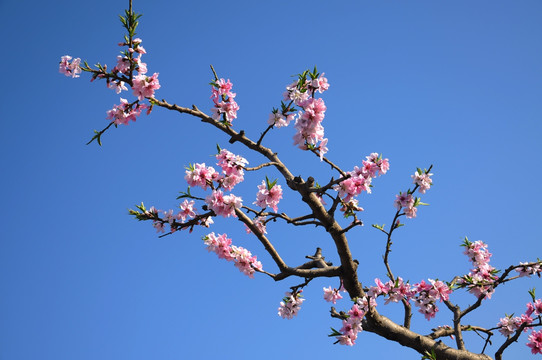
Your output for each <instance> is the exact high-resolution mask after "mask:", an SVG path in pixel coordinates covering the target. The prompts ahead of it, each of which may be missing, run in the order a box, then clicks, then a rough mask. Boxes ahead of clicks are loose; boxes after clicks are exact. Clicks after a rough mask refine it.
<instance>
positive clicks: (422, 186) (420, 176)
mask: <svg viewBox="0 0 542 360" xmlns="http://www.w3.org/2000/svg"><path fill="white" fill-rule="evenodd" d="M432 175H433V174H427V173H425V172H422V171H420V170H419V171H416V173H415V174H414V175H412V179H414V184H416V185H418V186H419V188H418V191H419V192H420V194H425V192H426V191H427V190H429V188H430V187H431V185H433V180H431V176H432Z"/></svg>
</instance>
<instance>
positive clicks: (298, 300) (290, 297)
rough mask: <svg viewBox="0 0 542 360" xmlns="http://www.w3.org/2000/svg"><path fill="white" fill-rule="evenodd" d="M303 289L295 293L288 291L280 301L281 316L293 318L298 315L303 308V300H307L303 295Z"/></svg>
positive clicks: (279, 312)
mask: <svg viewBox="0 0 542 360" xmlns="http://www.w3.org/2000/svg"><path fill="white" fill-rule="evenodd" d="M302 291H303V290H299V291H298V292H294V293H293V294H292V293H290V292H287V293H286V296H285V297H284V298H283V299H282V301H281V302H280V306H279V311H278V314H279V316H280V317H282V318H283V319H292V318H293V317H294V316H296V315H297V313H298V312H299V309H300V308H301V304H302V303H303V301H305V299H303V298H302V297H301V292H302Z"/></svg>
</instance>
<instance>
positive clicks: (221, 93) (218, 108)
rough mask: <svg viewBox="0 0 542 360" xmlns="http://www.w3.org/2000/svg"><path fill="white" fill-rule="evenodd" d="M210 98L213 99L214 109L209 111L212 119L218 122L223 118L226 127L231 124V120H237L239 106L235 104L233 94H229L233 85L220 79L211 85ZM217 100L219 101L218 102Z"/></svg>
mask: <svg viewBox="0 0 542 360" xmlns="http://www.w3.org/2000/svg"><path fill="white" fill-rule="evenodd" d="M212 85H213V88H212V89H211V91H212V93H211V98H212V99H213V103H214V107H213V108H212V109H211V112H212V113H213V116H212V117H213V119H215V120H220V118H221V117H222V116H224V119H225V122H226V124H228V125H231V124H232V121H233V119H236V118H237V111H239V105H238V104H237V103H236V102H235V99H234V98H235V95H236V94H235V93H233V92H231V89H232V88H233V84H232V83H231V82H230V80H229V79H228V81H226V80H224V79H220V80H218V81H216V82H215V83H212ZM219 100H221V101H220V102H219Z"/></svg>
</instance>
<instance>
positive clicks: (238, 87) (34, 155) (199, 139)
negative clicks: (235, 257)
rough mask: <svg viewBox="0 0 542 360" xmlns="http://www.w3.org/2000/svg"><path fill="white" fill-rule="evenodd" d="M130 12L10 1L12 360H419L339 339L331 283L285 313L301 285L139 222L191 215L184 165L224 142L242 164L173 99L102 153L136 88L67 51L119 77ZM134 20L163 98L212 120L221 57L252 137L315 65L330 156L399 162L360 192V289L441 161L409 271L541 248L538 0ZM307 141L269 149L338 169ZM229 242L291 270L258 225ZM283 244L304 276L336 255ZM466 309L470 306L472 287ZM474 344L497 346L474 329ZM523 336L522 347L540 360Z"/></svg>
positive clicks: (1, 134)
mask: <svg viewBox="0 0 542 360" xmlns="http://www.w3.org/2000/svg"><path fill="white" fill-rule="evenodd" d="M127 3H128V1H105V0H96V1H92V2H77V1H76V2H74V1H54V2H43V1H35V0H34V1H25V2H22V1H13V0H0V32H1V33H2V34H4V36H3V44H2V54H3V56H2V57H0V68H2V69H3V70H4V71H3V81H4V86H2V87H1V88H0V99H1V102H0V106H1V110H2V111H1V115H0V119H1V122H2V124H1V129H2V130H1V131H0V147H1V149H0V154H1V155H0V156H1V159H2V165H3V176H2V179H1V180H0V181H1V184H2V187H1V189H2V208H3V211H2V217H1V221H2V226H1V227H0V288H1V289H2V291H1V294H0V309H1V310H0V359H2V360H33V359H41V360H49V359H51V360H52V359H54V360H61V359H78V360H86V359H88V360H91V359H92V360H94V359H104V360H108V359H134V360H138V359H198V358H199V359H207V358H225V359H233V358H235V359H254V358H257V359H262V360H263V359H277V358H311V359H313V360H317V359H329V358H330V357H334V356H337V358H341V359H360V358H374V357H376V356H379V357H391V356H396V357H397V356H400V358H401V359H406V360H411V359H412V360H414V359H419V358H420V356H419V355H418V354H416V353H414V352H413V351H411V350H408V349H405V348H402V347H401V346H399V345H397V344H392V343H387V342H386V341H382V340H380V339H379V338H378V337H377V336H375V335H373V334H370V333H363V334H360V337H359V338H358V344H357V346H355V347H353V348H348V347H341V346H338V345H333V344H332V342H333V341H332V339H329V338H327V336H326V335H327V334H328V333H329V328H330V327H331V326H333V327H335V328H339V327H340V323H339V322H338V321H337V320H335V319H332V318H330V317H329V314H328V310H329V304H328V303H326V302H324V300H323V299H322V287H323V286H328V285H333V286H337V284H335V283H329V282H328V281H323V280H322V281H321V280H317V281H314V282H313V283H311V285H310V286H309V287H308V288H307V289H306V290H305V297H306V299H307V300H306V301H305V303H304V304H303V308H302V310H301V312H300V314H299V316H298V317H297V318H295V319H294V320H290V321H288V320H283V319H281V318H279V317H278V316H277V314H276V310H277V307H278V304H279V301H280V300H281V298H282V296H283V294H284V292H285V291H286V290H287V289H288V287H289V286H292V285H295V283H296V282H295V281H293V280H290V279H289V280H287V281H284V282H280V283H274V282H273V281H272V280H271V279H269V278H268V277H266V276H263V275H261V276H256V279H253V280H251V279H248V278H247V277H245V276H243V275H242V274H241V273H240V272H239V271H238V270H237V269H235V268H234V267H233V266H232V264H230V263H227V262H225V261H222V260H218V259H217V258H216V256H215V255H214V254H210V253H207V251H206V250H205V247H204V245H203V244H202V241H201V240H200V236H201V235H203V234H204V232H203V231H200V230H197V231H195V232H194V233H193V234H192V235H191V236H190V235H188V234H187V233H182V234H176V235H175V236H169V237H166V238H162V239H159V238H157V236H156V234H155V231H154V229H152V227H151V226H150V224H149V223H138V222H136V221H134V220H133V219H131V218H130V217H129V216H128V215H127V209H128V208H130V207H133V205H134V204H137V203H139V202H141V201H144V202H145V203H146V204H148V205H153V204H154V205H155V206H157V207H159V208H161V209H167V208H173V207H174V206H175V205H176V204H177V202H176V201H175V197H176V196H177V194H178V192H179V191H182V190H185V188H186V183H185V181H184V180H183V176H184V166H185V165H187V164H188V163H189V162H192V163H194V162H207V163H210V162H211V160H212V159H211V158H210V157H209V155H211V154H213V153H214V152H215V144H216V143H219V144H221V146H222V147H225V148H227V149H229V150H231V151H233V152H241V147H240V146H239V145H235V146H231V145H229V144H228V143H227V139H226V138H225V137H223V136H221V134H219V133H217V132H216V131H214V130H213V129H211V128H210V127H205V126H203V124H201V123H199V122H198V121H195V120H194V119H192V118H189V117H187V116H178V115H176V114H173V113H170V112H167V111H165V110H161V109H156V110H155V111H154V112H153V114H152V115H151V116H149V117H145V116H143V117H142V118H141V119H140V120H138V121H137V123H132V124H130V125H129V126H122V127H119V128H118V129H113V131H110V132H109V133H107V134H106V135H105V136H104V138H103V142H104V145H103V146H102V147H98V146H97V145H96V144H93V145H90V146H86V145H85V143H86V142H87V141H88V140H89V139H90V137H91V136H92V130H93V129H101V128H103V127H104V126H105V125H107V120H106V119H105V112H106V111H107V110H108V109H110V108H111V107H112V105H113V104H117V103H118V102H119V99H118V98H119V96H118V95H116V94H115V93H114V92H113V91H111V90H108V89H106V88H105V84H104V83H103V82H97V83H92V84H91V83H89V78H88V77H85V76H82V77H81V78H79V79H69V78H66V77H64V76H62V75H61V74H59V73H58V61H59V60H60V57H61V56H62V55H66V54H70V55H72V56H74V57H81V58H83V59H86V60H88V61H89V63H91V64H93V63H96V62H100V63H102V64H108V65H109V66H110V67H112V66H114V63H115V59H116V55H117V53H118V51H119V48H118V46H117V45H116V44H117V43H118V42H119V41H121V40H122V36H123V31H122V28H121V26H120V22H119V21H118V17H117V15H118V14H120V13H121V12H122V11H123V9H124V8H125V6H127ZM134 9H135V10H136V11H137V12H141V13H143V14H144V16H143V18H142V19H141V26H140V28H139V32H138V36H140V37H141V38H142V39H143V46H144V47H145V48H146V50H147V52H148V53H147V55H145V56H144V59H145V61H146V63H147V64H148V67H149V72H150V73H153V72H159V73H160V77H159V79H160V83H161V85H162V88H161V89H160V90H159V91H158V93H157V97H158V98H165V99H167V100H168V101H170V102H175V103H178V104H180V105H184V106H190V105H191V104H196V105H198V106H199V107H200V108H201V109H204V110H206V111H208V110H209V109H210V105H211V103H210V100H209V96H210V87H209V86H208V82H209V81H210V80H211V73H210V71H209V64H213V65H214V66H215V68H216V70H217V71H218V73H219V76H221V77H224V78H230V79H231V80H232V82H233V83H234V90H235V91H236V92H237V101H238V103H239V105H240V107H241V109H240V112H239V118H238V119H237V120H236V121H235V126H234V127H235V128H236V129H238V130H239V129H245V130H246V132H247V134H248V135H249V136H257V134H259V132H260V131H262V130H263V129H264V128H265V126H266V120H267V117H268V114H269V112H270V110H271V109H272V108H273V107H276V106H277V105H278V104H279V103H280V99H281V94H282V92H283V90H284V86H285V85H287V84H289V83H290V81H291V77H290V76H291V75H294V74H296V73H299V72H301V71H303V70H304V69H306V68H308V67H313V66H314V65H318V68H319V69H320V70H321V71H324V72H325V73H326V76H327V77H328V79H329V82H330V84H331V87H330V89H329V91H328V92H327V93H325V94H324V96H323V98H324V100H325V102H326V105H327V107H328V110H327V113H326V119H325V120H324V124H323V125H324V126H325V129H326V136H327V137H328V138H329V145H328V146H329V148H330V152H329V154H328V155H329V157H330V158H331V159H333V160H334V161H335V162H337V163H338V164H340V165H341V166H342V167H343V168H344V169H347V170H348V169H351V168H353V166H355V165H359V164H360V163H361V160H362V159H363V158H364V157H365V156H366V155H368V154H369V153H371V152H381V153H383V154H384V156H385V157H388V158H389V159H390V162H391V170H390V172H389V173H388V174H387V175H386V176H384V177H381V178H378V179H376V180H375V182H374V185H375V187H374V189H373V194H371V195H363V196H362V197H361V198H360V202H361V205H362V206H363V207H364V208H365V209H366V211H365V213H363V214H362V219H363V220H364V222H365V223H366V226H365V227H363V228H358V229H356V230H354V231H352V232H350V233H349V239H350V242H351V247H352V251H353V253H354V256H355V257H356V258H357V259H359V261H360V263H361V265H360V268H359V275H360V278H361V280H362V281H363V282H364V284H366V285H370V284H371V283H372V282H373V279H374V278H375V277H380V278H384V277H385V269H384V266H383V264H382V260H381V255H382V253H383V250H384V246H385V239H384V238H383V237H382V236H381V234H379V233H378V231H376V230H375V229H372V228H371V227H370V224H371V223H387V224H389V222H390V221H391V219H392V217H393V214H394V208H393V206H392V203H393V200H394V197H395V194H396V193H398V191H400V190H403V191H404V190H405V189H406V188H408V186H409V184H410V175H411V174H412V173H413V172H414V170H415V168H416V167H428V166H429V165H430V164H433V165H434V170H433V173H434V174H435V175H434V184H435V186H434V188H433V189H431V190H430V191H429V192H428V193H427V195H426V196H424V197H423V201H424V202H427V203H430V204H431V205H430V206H429V207H423V208H421V209H420V210H419V212H418V218H416V219H414V220H408V221H406V222H407V226H405V227H403V228H401V229H400V231H397V232H396V236H395V244H394V251H393V252H392V256H391V261H392V268H393V269H394V272H395V274H396V275H400V276H402V277H403V278H405V279H409V280H410V281H411V282H418V281H420V280H422V279H427V278H439V279H441V280H451V279H452V278H453V276H454V275H462V274H466V273H468V271H469V268H470V264H469V263H468V262H467V259H466V257H465V256H464V255H462V254H461V248H460V247H459V246H458V245H459V244H460V242H461V239H462V238H463V237H464V236H468V237H469V238H470V239H471V240H484V241H485V242H487V243H488V244H489V246H490V251H491V252H492V253H493V258H492V262H491V263H492V264H493V266H495V267H497V268H504V267H506V266H508V265H511V264H514V263H518V262H520V261H527V260H534V259H536V258H537V257H542V245H541V235H542V230H541V227H540V215H539V214H538V212H539V211H540V208H541V204H542V195H541V192H540V178H541V177H542V170H541V169H542V168H541V166H540V165H541V156H542V141H541V138H542V137H541V135H542V121H541V117H542V105H541V104H542V102H541V101H540V99H541V97H542V73H541V69H542V43H541V42H540V37H541V35H542V22H541V21H540V18H541V16H542V3H541V2H539V1H514V2H512V1H506V2H504V1H503V2H494V1H485V0H480V1H474V2H473V1H454V2H442V1H438V2H437V1H408V2H388V1H343V2H335V3H332V2H330V1H314V2H295V1H272V2H270V1H267V2H261V1H233V2H219V1H215V0H211V1H205V2H203V1H201V2H196V1H193V2H177V1H153V2H150V1H138V0H135V1H134ZM292 136H293V129H292V128H291V127H290V128H286V129H281V130H280V131H273V132H272V133H271V134H270V135H269V136H268V137H267V138H266V142H267V145H269V146H271V147H272V148H273V149H274V150H275V151H277V152H278V153H279V156H281V158H282V159H283V160H284V161H285V162H286V163H287V164H288V165H289V166H291V169H292V172H293V173H294V174H300V175H302V176H304V177H307V176H309V175H313V176H315V177H316V178H317V179H322V180H321V182H325V181H326V180H327V179H329V177H330V176H331V173H330V172H329V171H328V169H327V168H325V167H324V166H322V164H321V163H320V162H319V161H318V159H316V158H315V157H314V156H311V154H308V153H305V152H302V151H299V150H297V149H295V148H293V147H292V145H291V144H292ZM244 154H245V155H246V156H247V158H248V159H249V161H250V162H251V164H252V165H257V164H259V163H260V162H261V161H262V159H261V158H259V157H258V156H254V155H252V154H246V153H244ZM265 175H267V176H269V177H270V178H274V177H277V174H276V173H274V172H273V171H272V170H267V172H261V173H258V174H251V175H250V176H249V177H247V181H246V184H245V185H244V187H242V188H240V189H239V190H238V191H236V194H237V195H240V196H242V197H243V198H244V199H245V202H247V203H248V202H252V201H254V197H255V193H256V185H258V184H259V183H260V181H261V179H263V178H264V177H265ZM282 185H283V188H286V186H285V184H284V183H282ZM285 197H286V199H285V200H284V201H283V202H282V203H281V204H280V205H279V209H280V210H281V211H285V212H287V213H288V214H291V215H293V216H295V215H302V214H305V213H306V211H307V210H306V209H304V208H303V207H299V206H298V198H297V196H296V195H295V194H292V193H291V192H288V191H287V192H286V193H285ZM212 231H215V232H217V233H223V232H226V233H228V235H230V236H231V237H232V238H233V240H234V242H235V243H237V244H239V245H241V246H245V247H247V248H249V249H250V250H251V251H252V252H253V253H255V254H257V255H258V257H259V259H261V261H262V263H263V265H264V268H265V269H267V270H268V271H271V272H274V271H276V267H275V266H274V265H273V263H272V260H271V259H270V257H269V256H266V254H265V253H264V249H263V247H262V246H261V245H260V244H259V243H258V242H257V241H256V239H255V238H254V237H252V236H250V235H247V234H246V233H245V232H244V229H243V226H241V224H240V223H238V222H235V221H233V220H231V219H230V220H229V221H217V222H216V224H215V226H214V227H213V228H212ZM269 232H270V237H271V239H272V240H273V242H274V243H275V244H276V247H277V248H278V250H279V251H280V252H281V254H282V255H283V257H284V258H285V260H286V261H287V262H288V264H289V265H291V266H296V265H298V264H301V263H302V262H303V261H304V256H305V255H308V254H310V253H312V252H314V249H315V248H316V247H317V246H320V247H322V248H323V249H324V255H325V256H326V257H327V259H328V260H330V261H333V262H335V263H337V261H338V258H337V255H336V254H335V253H334V252H333V246H332V243H331V242H330V240H329V238H328V237H327V236H326V234H325V233H324V232H321V231H315V230H314V229H312V228H295V229H290V228H287V227H284V226H281V225H280V224H275V225H274V226H273V225H270V226H269ZM540 285H541V282H540V280H539V279H531V280H524V279H522V280H521V281H517V282H516V283H515V284H509V285H507V286H505V287H503V288H502V289H500V291H498V292H497V294H495V295H494V298H495V299H494V300H492V301H488V302H487V304H486V305H487V307H486V308H485V309H483V310H482V311H478V312H477V313H476V314H472V316H470V317H469V318H468V319H466V322H467V323H472V324H475V325H480V326H485V327H493V326H495V325H496V323H497V322H498V320H499V317H502V316H504V313H508V314H510V313H516V314H519V313H521V312H523V311H524V309H525V303H526V302H527V301H528V300H529V296H528V294H527V290H528V289H530V288H532V287H533V286H539V287H540ZM539 296H542V287H541V288H540V290H539ZM452 300H453V301H456V302H458V303H460V304H461V305H462V306H465V305H467V304H470V303H472V302H473V301H474V297H473V296H472V295H470V294H467V295H464V294H463V293H461V292H457V294H454V297H453V298H452ZM349 306H350V305H349V304H348V302H347V301H344V302H343V303H342V307H344V308H347V307H349ZM339 307H340V306H339ZM379 310H380V311H381V312H382V313H383V314H385V315H387V316H389V317H391V318H393V319H400V316H401V315H400V313H399V312H398V311H397V310H398V307H394V306H392V305H388V306H384V305H383V302H382V301H381V304H380V305H379ZM450 319H451V314H450V313H449V312H448V311H447V310H446V309H445V308H444V307H441V311H440V313H439V315H438V316H437V318H436V319H434V320H433V321H431V322H427V321H426V320H425V319H424V318H423V316H421V315H419V314H415V317H414V320H413V328H414V329H416V330H419V331H421V332H422V333H428V332H430V329H431V327H436V326H438V325H441V324H449V323H450ZM468 339H469V340H471V344H472V345H471V346H472V347H471V349H473V350H474V351H480V350H481V347H482V342H481V341H479V340H477V338H476V336H472V337H471V336H469V337H468ZM503 340H504V338H503V337H502V336H500V335H499V334H496V335H495V341H496V343H497V344H499V343H500V342H502V341H503ZM525 342H526V336H524V337H522V338H521V339H520V341H519V344H517V345H516V346H515V347H514V348H513V349H511V350H510V351H509V352H507V353H505V355H507V357H508V358H509V359H518V358H526V357H528V356H529V355H528V354H529V349H528V348H527V347H526V346H525V345H524V343H525Z"/></svg>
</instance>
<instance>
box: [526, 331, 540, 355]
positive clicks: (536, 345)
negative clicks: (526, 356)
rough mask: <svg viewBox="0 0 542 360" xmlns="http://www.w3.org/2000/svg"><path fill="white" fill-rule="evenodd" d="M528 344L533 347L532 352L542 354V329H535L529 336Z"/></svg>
mask: <svg viewBox="0 0 542 360" xmlns="http://www.w3.org/2000/svg"><path fill="white" fill-rule="evenodd" d="M527 340H529V342H528V343H527V346H528V347H530V348H531V353H533V354H542V330H539V331H533V332H532V333H531V335H529V337H528V338H527Z"/></svg>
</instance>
